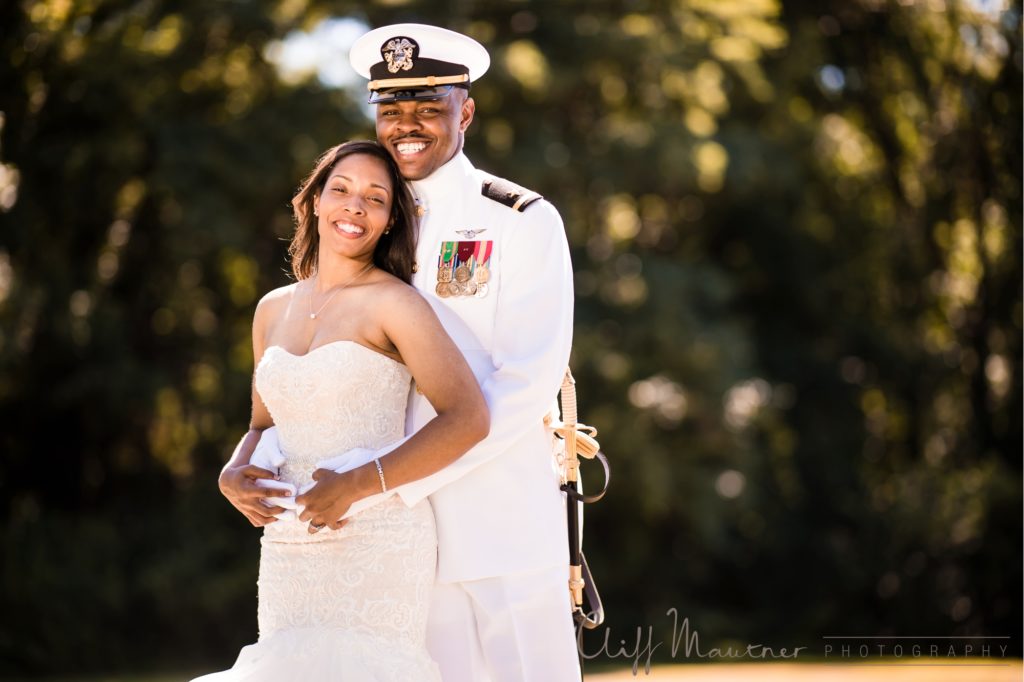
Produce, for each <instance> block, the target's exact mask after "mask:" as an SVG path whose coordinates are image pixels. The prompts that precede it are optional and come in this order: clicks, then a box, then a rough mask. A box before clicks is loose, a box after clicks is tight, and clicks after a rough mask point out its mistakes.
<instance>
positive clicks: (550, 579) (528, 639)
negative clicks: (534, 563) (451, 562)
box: [427, 566, 580, 682]
mask: <svg viewBox="0 0 1024 682" xmlns="http://www.w3.org/2000/svg"><path fill="white" fill-rule="evenodd" d="M568 581H569V568H568V566H557V567H555V568H546V569H543V570H541V571H533V572H529V573H520V574H516V575H511V576H501V577H497V578H484V579H483V580H470V581H466V582H461V583H451V584H441V583H438V584H436V585H434V590H433V596H432V598H431V604H430V617H429V620H428V625H427V648H428V649H429V650H430V655H431V656H432V657H433V658H434V660H435V661H437V663H438V665H439V666H440V667H441V678H442V679H443V680H444V682H578V681H579V680H580V666H579V659H578V658H577V655H576V632H575V629H574V626H573V620H572V614H571V613H570V606H569V588H568V584H569V583H568Z"/></svg>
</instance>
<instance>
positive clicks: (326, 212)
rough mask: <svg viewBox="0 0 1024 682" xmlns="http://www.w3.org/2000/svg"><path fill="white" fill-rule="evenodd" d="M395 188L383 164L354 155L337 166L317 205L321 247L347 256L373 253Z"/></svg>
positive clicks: (386, 224)
mask: <svg viewBox="0 0 1024 682" xmlns="http://www.w3.org/2000/svg"><path fill="white" fill-rule="evenodd" d="M391 202H392V187H391V179H390V178H389V176H388V171H387V168H386V167H385V166H384V162H383V161H381V160H380V159H376V158H374V157H372V156H368V155H366V154H353V155H351V156H346V157H345V158H344V159H342V160H341V161H339V162H338V163H337V164H335V166H334V168H332V169H331V171H330V173H328V175H327V183H326V184H325V185H324V190H323V192H322V193H321V194H320V196H319V197H317V199H316V201H315V203H314V206H316V208H317V212H318V213H319V214H320V217H319V219H318V221H317V232H318V233H319V235H320V248H321V249H326V250H327V251H331V252H336V253H338V254H340V255H344V256H348V257H359V256H365V255H367V254H372V253H373V249H374V248H375V247H376V246H377V241H378V240H380V237H381V235H382V234H383V233H384V230H385V229H387V227H388V219H389V217H390V215H391Z"/></svg>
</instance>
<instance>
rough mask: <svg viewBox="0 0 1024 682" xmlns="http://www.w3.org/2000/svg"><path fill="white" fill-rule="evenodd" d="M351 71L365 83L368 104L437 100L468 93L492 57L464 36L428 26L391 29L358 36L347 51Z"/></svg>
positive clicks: (480, 46) (400, 26)
mask: <svg viewBox="0 0 1024 682" xmlns="http://www.w3.org/2000/svg"><path fill="white" fill-rule="evenodd" d="M348 58H349V62H351V64H352V68H354V69H355V70H356V72H357V73H358V74H359V75H360V76H363V77H364V78H369V79H370V82H369V84H368V85H367V88H368V89H369V91H370V100H369V101H370V103H371V104H377V103H381V102H399V101H403V100H419V99H440V98H442V97H447V96H448V95H449V94H451V90H452V88H453V87H461V88H466V89H469V84H470V83H471V82H472V81H475V80H476V79H477V78H479V77H480V76H482V75H484V73H485V72H486V71H487V67H489V66H490V65H491V57H490V55H488V54H487V50H486V49H485V48H484V46H483V45H481V44H480V43H478V42H477V41H475V40H473V39H472V38H470V37H469V36H464V35H462V34H461V33H456V32H455V31H449V30H448V29H445V28H439V27H437V26H428V25H427V24H392V25H391V26H381V27H380V28H375V29H374V30H372V31H370V32H369V33H367V34H366V35H364V36H362V37H361V38H359V39H358V40H356V42H355V43H354V44H353V45H352V49H351V50H350V51H349V55H348Z"/></svg>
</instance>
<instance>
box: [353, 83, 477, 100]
mask: <svg viewBox="0 0 1024 682" xmlns="http://www.w3.org/2000/svg"><path fill="white" fill-rule="evenodd" d="M458 87H463V88H465V89H467V90H468V89H469V88H468V87H467V86H464V85H436V86H434V87H432V88H429V87H421V88H381V89H380V90H374V91H373V92H371V93H370V99H369V100H367V101H368V102H369V103H370V104H386V103H388V102H408V101H417V100H430V99H444V98H445V97H448V96H449V95H451V94H452V88H458Z"/></svg>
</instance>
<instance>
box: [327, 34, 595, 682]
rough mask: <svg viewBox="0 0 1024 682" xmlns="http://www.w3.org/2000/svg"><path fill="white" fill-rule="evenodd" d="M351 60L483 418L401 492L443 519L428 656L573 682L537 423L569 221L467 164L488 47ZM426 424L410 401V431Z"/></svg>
mask: <svg viewBox="0 0 1024 682" xmlns="http://www.w3.org/2000/svg"><path fill="white" fill-rule="evenodd" d="M350 61H351V62H352V66H353V67H354V68H355V70H356V71H358V72H359V73H360V74H361V75H363V76H364V77H367V78H369V79H370V83H369V86H368V87H369V91H370V99H369V101H370V102H371V103H374V104H376V128H377V139H378V141H379V142H380V143H381V144H383V145H384V147H385V148H387V150H388V151H389V152H390V154H391V155H392V156H393V157H394V159H395V161H396V162H397V163H398V167H399V169H400V170H401V172H402V175H403V176H404V177H405V178H406V179H407V180H409V181H411V187H412V190H413V193H414V194H415V197H416V199H417V203H418V205H419V207H420V213H421V216H422V217H421V221H420V229H419V238H418V242H417V251H416V267H415V269H414V272H415V274H414V275H413V285H414V286H415V287H416V288H417V289H418V290H419V291H420V292H421V293H422V294H423V296H424V297H425V298H426V299H427V300H428V301H429V302H430V304H431V305H432V306H433V308H434V311H435V312H436V313H437V315H438V317H439V318H440V320H441V322H442V324H443V325H444V327H445V329H446V330H447V332H448V334H449V335H450V336H451V337H452V339H454V341H455V343H456V344H457V345H458V347H459V348H460V350H461V351H462V352H463V354H464V355H465V357H466V360H467V361H468V362H469V365H470V366H471V367H472V368H473V372H474V373H475V375H476V378H477V380H478V381H479V382H480V385H481V387H482V389H483V393H484V396H485V397H486V399H487V403H488V406H489V408H490V412H491V430H490V435H489V436H488V437H487V438H486V439H485V440H484V441H482V442H481V443H480V444H479V445H477V446H476V447H475V448H473V449H472V450H470V451H469V452H468V453H466V454H465V455H463V456H462V457H461V458H460V459H458V460H456V461H455V462H454V463H453V464H451V465H449V466H448V467H447V468H445V469H443V470H441V471H440V472H438V473H436V474H434V475H433V476H430V477H428V478H426V479H423V480H421V481H417V482H415V483H412V484H409V485H407V486H403V487H402V488H400V489H399V490H398V493H399V494H400V495H401V496H402V497H403V499H404V500H405V501H406V502H407V503H409V504H413V503H415V502H417V501H419V500H421V499H423V498H424V497H426V496H429V497H430V502H431V505H432V506H433V509H434V515H435V518H436V523H437V535H438V567H437V583H436V585H435V589H434V592H433V596H432V602H431V607H430V620H429V631H428V635H427V638H428V646H429V648H430V652H431V654H432V655H433V657H434V659H435V660H436V661H438V663H439V665H440V667H441V671H442V676H443V678H444V680H445V682H486V681H487V680H492V681H493V682H520V681H537V682H572V681H573V680H579V679H580V670H579V664H578V661H577V657H576V642H575V637H574V634H575V633H574V630H573V622H572V618H571V615H570V604H569V591H568V586H567V585H568V578H569V576H568V568H567V565H568V550H567V543H566V528H565V506H564V505H565V503H564V502H563V499H562V494H561V493H560V491H559V482H560V481H559V475H558V473H557V471H556V470H555V468H554V465H553V458H552V440H551V435H550V434H549V432H548V431H546V429H545V427H544V423H543V419H544V416H545V414H546V413H547V412H548V410H549V408H550V407H551V405H552V403H553V401H554V397H555V395H556V394H557V391H558V388H559V386H560V384H561V380H562V376H563V373H564V370H565V367H566V365H567V363H568V360H569V350H570V346H571V341H572V319H573V289H572V287H573V280H572V265H571V263H570V260H569V251H568V245H567V243H566V237H565V231H564V228H563V226H562V221H561V219H560V218H559V215H558V212H557V211H556V210H555V209H554V207H552V206H551V204H549V203H548V202H547V201H544V199H542V198H541V197H540V195H538V194H536V193H534V192H531V191H529V190H526V189H523V188H521V187H519V186H517V185H514V184H512V183H510V182H508V181H506V180H502V179H500V178H497V177H494V176H492V175H489V174H487V173H484V172H483V171H480V170H477V169H476V168H474V167H473V165H472V164H471V163H470V161H469V159H467V158H466V156H465V154H463V150H462V148H463V142H464V135H465V132H466V129H467V128H468V127H469V125H470V124H471V123H472V122H473V115H474V112H475V106H476V105H475V103H474V101H473V99H472V98H471V97H470V96H469V89H470V83H471V82H472V81H474V80H476V79H477V78H479V77H480V76H481V75H483V73H484V72H485V71H486V70H487V68H488V66H489V64H490V57H489V56H488V54H487V51H486V50H485V49H484V47H483V46H481V45H480V44H479V43H477V42H476V41H474V40H472V39H471V38H468V37H466V36H464V35H461V34H459V33H454V32H452V31H448V30H445V29H441V28H437V27H434V26H425V25H421V24H398V25H393V26H385V27H382V28H378V29H376V30H373V31H370V32H369V33H367V34H366V35H364V36H362V37H361V38H360V39H359V40H358V41H356V43H355V44H354V45H353V47H352V50H351V52H350ZM434 414H435V413H434V411H433V409H432V408H431V406H430V403H429V402H428V401H427V400H426V399H424V397H423V396H422V395H419V394H418V393H415V392H414V393H413V395H412V397H411V399H410V404H409V409H408V424H407V427H408V428H407V433H412V432H415V431H416V430H417V429H419V428H421V427H422V426H423V425H424V424H425V423H426V422H428V421H429V420H430V419H431V418H432V417H433V416H434ZM342 532H344V531H342Z"/></svg>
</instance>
